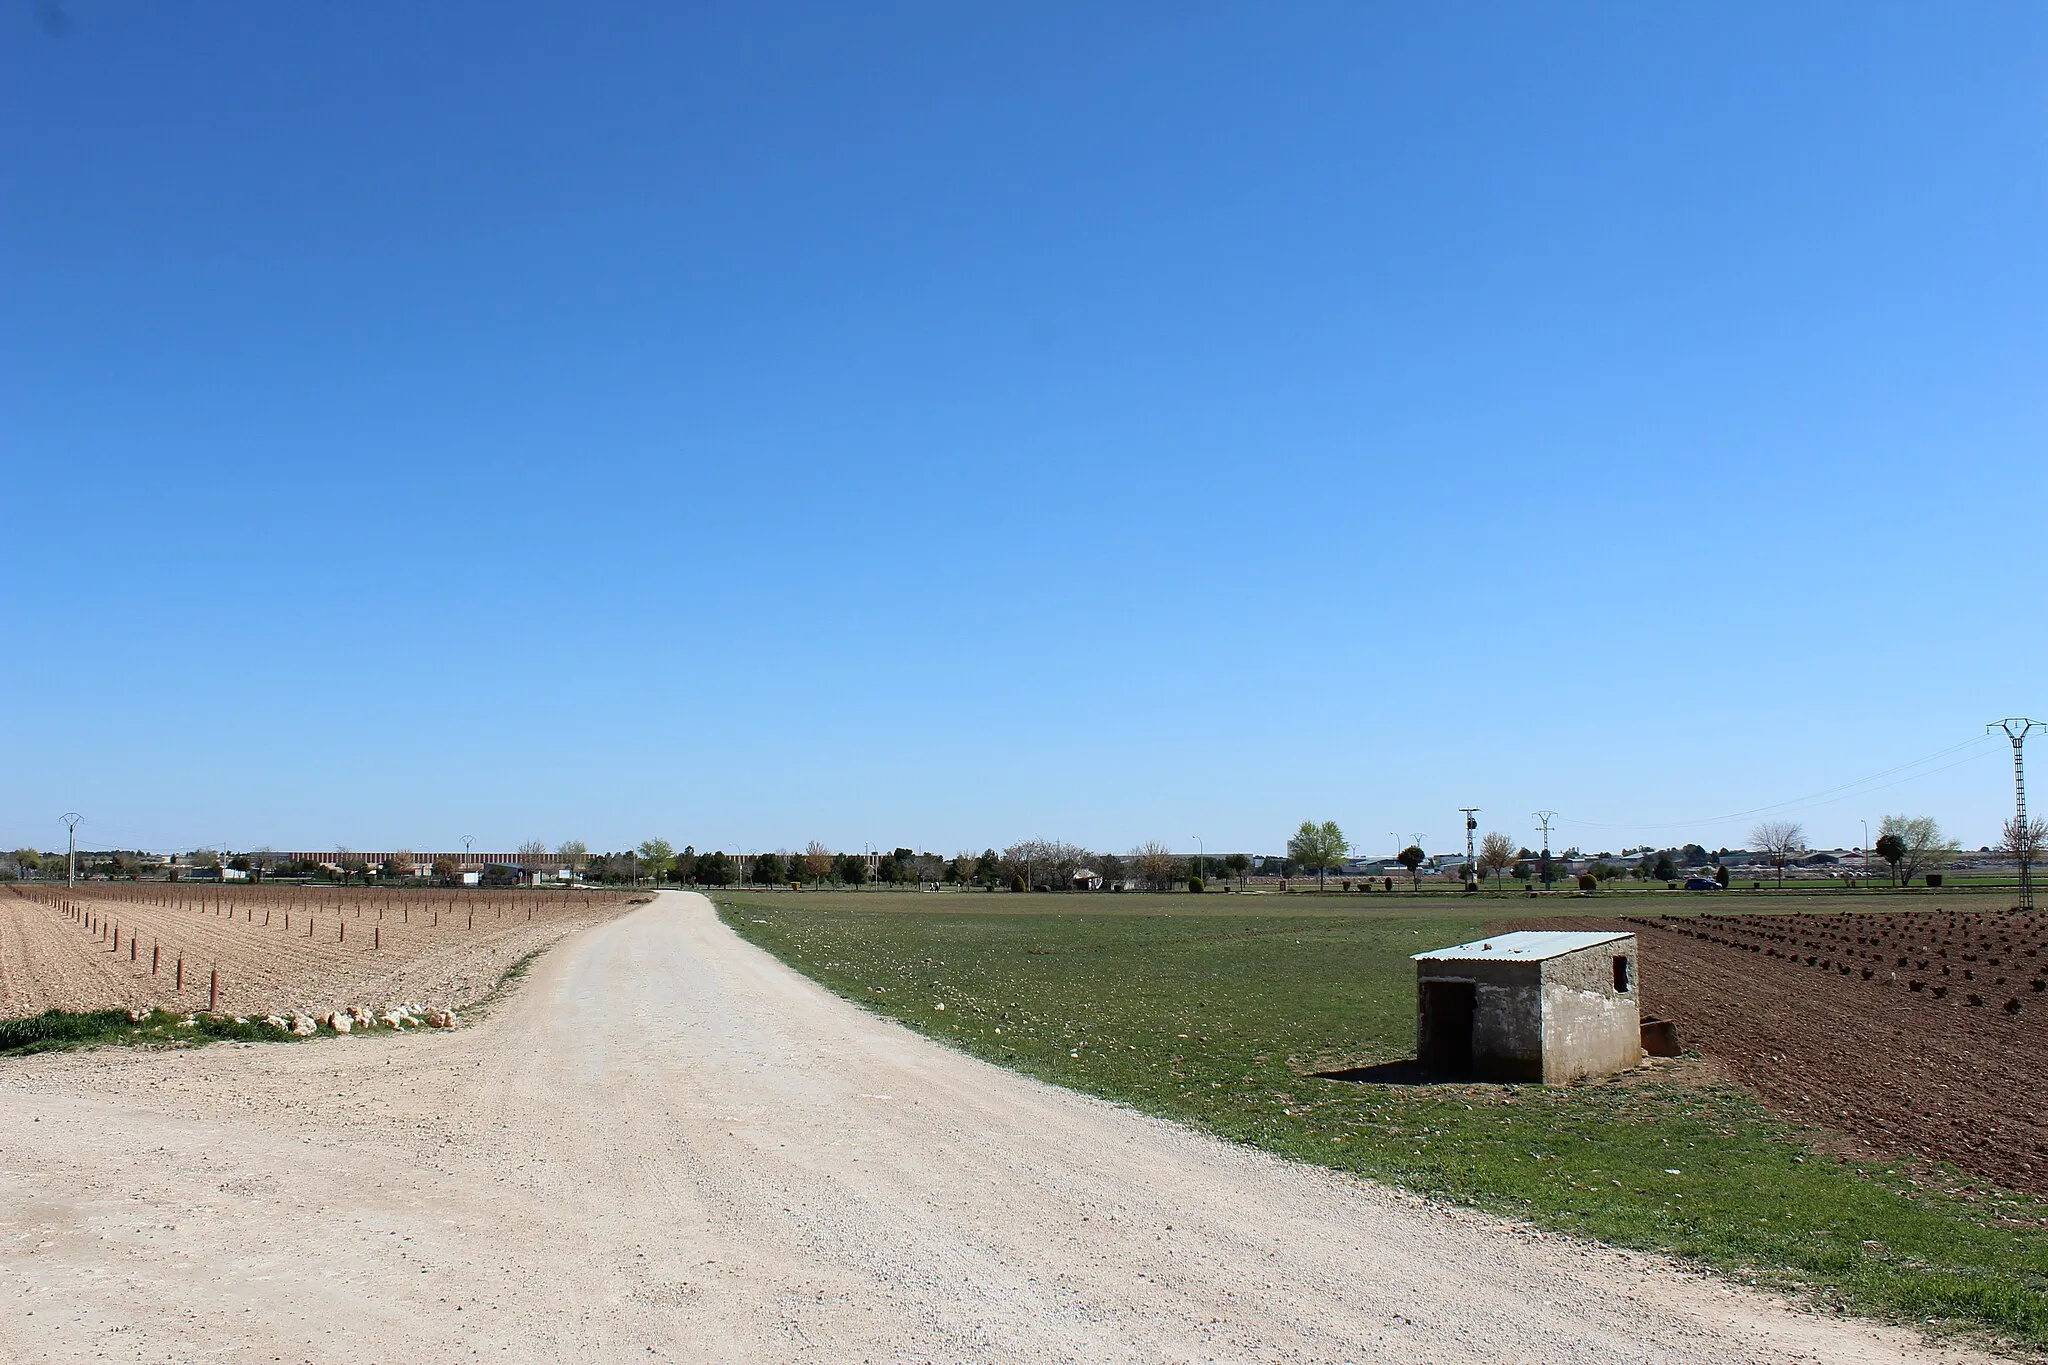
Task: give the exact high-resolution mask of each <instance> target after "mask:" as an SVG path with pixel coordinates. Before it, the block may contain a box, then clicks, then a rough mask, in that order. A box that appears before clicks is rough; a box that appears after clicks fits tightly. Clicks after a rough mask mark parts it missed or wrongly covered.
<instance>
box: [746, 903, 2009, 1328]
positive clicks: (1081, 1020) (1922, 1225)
mask: <svg viewBox="0 0 2048 1365" xmlns="http://www.w3.org/2000/svg"><path fill="white" fill-rule="evenodd" d="M1774 899H1775V898H1774ZM1791 899H1792V898H1791V897H1790V896H1787V897H1786V898H1785V902H1787V903H1780V904H1779V905H1778V906H1776V907H1775V908H1785V909H1791V908H1795V907H1794V906H1793V905H1791V904H1789V902H1790V901H1791ZM1815 899H1816V900H1818V901H1820V902H1821V903H1820V904H1817V905H1815V906H1814V907H1813V908H1815V909H1827V910H1838V909H1844V908H1849V907H1848V906H1845V905H1844V904H1843V901H1844V900H1847V899H1854V900H1856V901H1859V902H1863V903H1862V904H1859V905H1857V906H1856V907H1855V908H1859V909H1876V908H1879V904H1878V902H1880V900H1883V901H1889V902H1891V908H1912V909H1927V908H1931V906H1930V905H1929V904H1928V903H1927V902H1926V900H1925V899H1924V898H1923V897H1922V896H1921V895H1919V894H1917V893H1916V894H1913V895H1911V896H1909V897H1898V898H1892V897H1882V898H1881V897H1878V896H1875V895H1859V896H1856V897H1853V898H1848V897H1842V896H1840V895H1838V894H1830V893H1822V894H1821V895H1820V896H1818V897H1816V898H1815ZM1973 899H1974V898H1968V899H1966V898H1964V897H1960V896H1959V897H1955V900H1957V901H1958V902H1961V903H1964V904H1967V903H1969V900H1973ZM1730 900H1733V901H1734V904H1738V905H1742V907H1743V908H1744V909H1753V908H1756V907H1755V904H1754V901H1750V900H1748V898H1742V899H1735V898H1729V900H1724V899H1722V898H1720V897H1708V896H1704V895H1703V896H1699V897H1696V898H1693V899H1691V900H1683V901H1682V900H1681V899H1680V898H1679V897H1677V896H1672V895H1663V896H1659V895H1638V896H1622V895H1609V894H1608V893H1605V892H1603V893H1601V894H1600V895H1599V896H1595V897H1587V898H1566V899H1561V900H1555V901H1549V902H1545V903H1544V905H1543V908H1544V909H1546V910H1548V909H1551V908H1553V907H1554V908H1555V909H1556V910H1557V911H1558V912H1560V913H1572V914H1587V913H1598V912H1599V911H1600V910H1602V909H1607V910H1611V911H1615V912H1629V913H1643V912H1649V913H1662V912H1664V911H1665V910H1666V909H1667V908H1676V905H1678V904H1683V905H1687V906H1693V907H1697V908H1701V909H1705V908H1709V907H1714V908H1719V907H1721V906H1724V905H1729V903H1730ZM718 901H719V905H720V911H721V914H722V915H723V916H724V918H725V920H726V921H727V922H728V923H729V924H731V925H732V926H733V927H734V928H735V929H736V930H737V931H738V932H739V933H740V934H742V935H743V936H745V937H746V938H748V939H750V940H752V941H753V942H755V943H758V944H760V945H761V946H762V947H764V948H766V949H768V950H769V951H771V952H773V953H775V954H776V955H777V956H778V957H781V958H782V959H783V960H784V961H786V962H788V963H790V965H792V966H794V967H796V968H797V969H798V970H800V971H803V972H805V973H806V974H808V975H810V976H812V977H814V978H816V979H817V980H819V981H821V982H823V983H824V984H826V985H828V986H830V987H831V988H832V989H834V990H836V991H838V992H839V993H840V994H842V995H845V996H847V997H848V998H850V999H854V1000H858V1001H860V1002H861V1003H862V1004H864V1005H866V1006H867V1007H869V1008H870V1009H873V1010H875V1011H877V1012H879V1013H882V1014H885V1015H888V1016H889V1017H891V1018H894V1019H897V1020H900V1021H901V1022H903V1023H904V1024H907V1025H909V1026H910V1027H912V1028H915V1029H918V1030H919V1031H921V1032H923V1033H926V1034H929V1035H931V1036H932V1037H935V1038H939V1039H943V1040H945V1041H947V1042H949V1043H951V1044H953V1045H954V1046H957V1047H960V1048H962V1049H964V1050H966V1051H968V1052H971V1053H974V1054H976V1055H978V1056H981V1057H984V1058H987V1059H988V1060H991V1061H994V1062H998V1063H1000V1064H1002V1065H1004V1066H1008V1067H1011V1068H1014V1069H1016V1070H1018V1071H1022V1072H1026V1073H1028V1074H1030V1075H1034V1076H1038V1077H1041V1078H1043V1079H1045V1080H1048V1081H1051V1082H1054V1083H1056V1084H1059V1085H1064V1086H1069V1087H1072V1088H1074V1089H1077V1090H1083V1091H1088V1092H1090V1093H1093V1094H1096V1095H1100V1096H1103V1097H1104V1098H1107V1099H1111V1100H1117V1101H1121V1102H1124V1103H1128V1104H1130V1105H1132V1106H1133V1107H1135V1108H1138V1109H1141V1110H1143V1111H1145V1112H1147V1113H1151V1114H1158V1115H1162V1116H1164V1117H1168V1118H1173V1119H1177V1120H1180V1121H1183V1122H1186V1123H1190V1124H1193V1125H1196V1126H1199V1127H1202V1128H1205V1129H1208V1130H1209V1131H1211V1132H1214V1133H1217V1134H1219V1135H1221V1136H1223V1137H1225V1138H1229V1139H1231V1140H1234V1141H1239V1142H1245V1143H1250V1144H1253V1145H1256V1146H1259V1147H1262V1148H1265V1149H1267V1150H1270V1151H1273V1152H1277V1153H1281V1154H1283V1155H1286V1156H1289V1157H1294V1158H1298V1159H1300V1160H1304V1161H1312V1162H1316V1163H1318V1164H1320V1165H1324V1166H1331V1167H1335V1168H1337V1169H1340V1170H1346V1171H1353V1172H1356V1173H1358V1174H1360V1175H1363V1176H1368V1177H1371V1178H1373V1179H1377V1180H1385V1181H1389V1182H1392V1183H1395V1184H1399V1185H1402V1186H1406V1187H1407V1188H1410V1189H1413V1190H1418V1191H1421V1192H1424V1193H1427V1194H1431V1195H1434V1196H1438V1197H1441V1198H1445V1199H1450V1200H1454V1201H1457V1202H1460V1203H1465V1204H1470V1205H1474V1206H1477V1207H1480V1208H1485V1209H1490V1210H1494V1211H1496V1212H1500V1213H1505V1214H1509V1215H1513V1216H1517V1217H1523V1218H1528V1219H1530V1220H1532V1221H1534V1222H1537V1223H1540V1224H1542V1225H1544V1226H1547V1227H1552V1228H1558V1229H1562V1230H1565V1231H1569V1232H1574V1233H1578V1234H1582V1235H1585V1236H1588V1237H1593V1238H1597V1239H1600V1240H1603V1241H1607V1242H1612V1243H1616V1244H1619V1245H1624V1246H1630V1247H1639V1248H1645V1249H1653V1250H1663V1251H1670V1252H1675V1253H1677V1254H1680V1255H1683V1256H1687V1257H1690V1258H1693V1259H1695V1260H1698V1261H1700V1262H1703V1263H1705V1264H1707V1265H1711V1266H1713V1267H1716V1268H1717V1269H1720V1270H1722V1271H1724V1272H1726V1273H1728V1274H1731V1275H1733V1276H1735V1277H1737V1278H1740V1279H1743V1280H1746V1281H1751V1282H1757V1283H1763V1284H1767V1285H1771V1286H1774V1287H1779V1288H1789V1289H1795V1290H1800V1291H1804V1292H1807V1293H1810V1294H1813V1295H1815V1296H1818V1297H1819V1298H1821V1299H1823V1300H1825V1301H1827V1302H1829V1303H1831V1304H1834V1305H1836V1306H1839V1307H1842V1308H1845V1309H1849V1310H1853V1311H1858V1312H1864V1313H1872V1314H1877V1315H1883V1316H1892V1317H1899V1318H1909V1319H1913V1320H1916V1321H1921V1322H1924V1323H1940V1324H1947V1325H1952V1326H1956V1327H1962V1328H1972V1329H1985V1330H1988V1331H1990V1332H1991V1333H1993V1334H1994V1335H1995V1336H1997V1337H1999V1338H2003V1339H2005V1340H2008V1341H2011V1342H2015V1343H2019V1344H2021V1345H2023V1346H2025V1347H2028V1348H2034V1349H2039V1348H2044V1347H2048V1204H2044V1203H2043V1202H2042V1201H2038V1200H2034V1199H2030V1198H2026V1197H2023V1196H2018V1195H2014V1194H2010V1193H2007V1192H2004V1191H1999V1190H1995V1189H1991V1188H1988V1187H1986V1186H1985V1185H1983V1184H1982V1183H1981V1182H1973V1181H1971V1180H1968V1179H1966V1178H1963V1177H1961V1176H1959V1175H1958V1174H1956V1173H1955V1172H1953V1171H1949V1170H1945V1169H1940V1168H1925V1167H1915V1168H1908V1167H1906V1166H1903V1165H1897V1164H1888V1163H1873V1162H1867V1161H1857V1160H1850V1159H1846V1158H1843V1157H1840V1156H1837V1155H1831V1154H1829V1151H1828V1147H1829V1143H1828V1141H1827V1136H1826V1135H1824V1134H1814V1133H1809V1132H1803V1131H1800V1130H1797V1129H1795V1128H1793V1127H1792V1126H1790V1125H1788V1124H1786V1123H1784V1122H1782V1121H1780V1120H1778V1119H1776V1118H1774V1117H1773V1116H1772V1115H1771V1114H1770V1113H1769V1112H1768V1111H1766V1110H1765V1109H1764V1108H1763V1107H1762V1106H1761V1105H1760V1104H1759V1103H1758V1102H1757V1101H1756V1100H1755V1099H1754V1098H1753V1097H1752V1096H1750V1095H1749V1094H1748V1093H1747V1092H1746V1091H1743V1090H1740V1089H1737V1088H1734V1087H1732V1086H1728V1085H1725V1084H1717V1083H1714V1082H1712V1081H1711V1080H1709V1079H1707V1078H1706V1077H1705V1075H1704V1071H1703V1069H1702V1068H1699V1067H1696V1066H1687V1065H1685V1064H1683V1063H1681V1064H1679V1065H1678V1066H1676V1067H1673V1068H1669V1069H1660V1070H1657V1071H1647V1072H1638V1073H1634V1074H1632V1075H1631V1076H1629V1077H1626V1078H1623V1079H1619V1080H1615V1081H1609V1082H1606V1083H1601V1084H1589V1085H1580V1086H1571V1087H1562V1088H1546V1087H1543V1086H1487V1085H1456V1086H1452V1085H1430V1086H1422V1085H1401V1084H1359V1083H1355V1082H1350V1081H1343V1080H1329V1079H1321V1078H1318V1077H1316V1076H1315V1075H1314V1074H1313V1073H1315V1072H1317V1071H1332V1070H1342V1069H1345V1068H1350V1067H1358V1066H1367V1065H1372V1064H1375V1063H1380V1062H1388V1061H1394V1060H1397V1059H1402V1058H1406V1057H1409V1056H1411V1055H1412V1052H1413V1034H1414V1013H1413V1011H1414V976H1413V967H1412V964H1411V963H1409V961H1408V954H1410V953H1413V952H1417V951H1420V950H1422V949H1424V948H1432V947H1439V946H1442V945H1444V944H1448V943H1454V942H1459V941H1461V940H1464V939H1469V938H1472V937H1476V936H1479V935H1481V934H1483V933H1485V932H1487V930H1488V927H1489V926H1491V925H1496V924H1499V923H1501V922H1502V921H1504V920H1507V919H1512V918H1518V917H1523V916H1526V915H1528V914H1530V913H1531V902H1530V901H1529V900H1528V899H1527V898H1525V897H1521V896H1503V897H1501V898H1499V899H1497V900H1496V899H1493V898H1491V897H1487V898H1480V899H1477V900H1457V901H1441V900H1438V899H1436V898H1434V897H1430V898H1424V899H1420V900H1418V899H1416V898H1413V897H1409V898H1405V899H1404V898H1403V897H1401V896H1398V895H1394V896H1387V895H1384V894H1382V895H1381V896H1380V897H1379V898H1378V899H1368V898H1365V897H1358V896H1353V897H1348V898H1347V897H1341V896H1329V897H1298V898H1297V897H1286V898H1282V897H1278V896H1274V897H1267V898H1259V899H1254V898H1250V897H1238V896H1218V895H1207V896H1201V897H1194V896H1187V895H1163V896H1075V897H1065V896H1032V897H1022V896H1018V897H1012V896H1008V895H972V894H948V895H937V894H925V895H918V894H916V893H877V892H858V893H844V892H804V893H791V892H726V893H721V894H720V895H719V897H718ZM1745 901H1747V902H1748V903H1745ZM1902 902H1903V903H1902ZM1731 908H1732V906H1731ZM1951 908H1954V907H1951Z"/></svg>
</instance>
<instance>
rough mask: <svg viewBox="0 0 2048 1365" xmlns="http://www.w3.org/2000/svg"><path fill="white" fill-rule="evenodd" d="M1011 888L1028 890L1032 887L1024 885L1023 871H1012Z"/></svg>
mask: <svg viewBox="0 0 2048 1365" xmlns="http://www.w3.org/2000/svg"><path fill="white" fill-rule="evenodd" d="M1010 889H1011V890H1012V891H1028V890H1029V889H1030V888H1029V887H1027V886H1025V885H1024V874H1023V873H1022V872H1012V873H1011V874H1010Z"/></svg>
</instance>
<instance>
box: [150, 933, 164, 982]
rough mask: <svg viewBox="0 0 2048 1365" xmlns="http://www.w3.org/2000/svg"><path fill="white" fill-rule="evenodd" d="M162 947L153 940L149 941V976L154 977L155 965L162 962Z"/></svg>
mask: <svg viewBox="0 0 2048 1365" xmlns="http://www.w3.org/2000/svg"><path fill="white" fill-rule="evenodd" d="M163 955H164V945H163V944H161V943H158V942H157V941H156V940H155V939H151V940H150V941H149V974H150V975H151V976H155V975H156V964H157V963H158V962H160V961H162V960H163Z"/></svg>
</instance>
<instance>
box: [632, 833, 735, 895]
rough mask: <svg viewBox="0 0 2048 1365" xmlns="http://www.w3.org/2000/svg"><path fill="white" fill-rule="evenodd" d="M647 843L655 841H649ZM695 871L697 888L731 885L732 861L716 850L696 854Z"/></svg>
mask: <svg viewBox="0 0 2048 1365" xmlns="http://www.w3.org/2000/svg"><path fill="white" fill-rule="evenodd" d="M649 842H657V841H654V840H650V841H649ZM696 871H697V884H698V885H699V886H730V885H732V880H733V873H734V868H733V865H732V859H730V858H728V857H726V856H725V854H723V853H721V852H719V851H717V850H713V851H712V852H710V853H700V854H698V855H697V869H696Z"/></svg>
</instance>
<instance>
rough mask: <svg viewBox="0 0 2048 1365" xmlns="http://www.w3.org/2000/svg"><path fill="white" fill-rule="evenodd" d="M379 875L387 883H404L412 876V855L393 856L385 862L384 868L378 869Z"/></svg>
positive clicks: (400, 854) (395, 854) (399, 854)
mask: <svg viewBox="0 0 2048 1365" xmlns="http://www.w3.org/2000/svg"><path fill="white" fill-rule="evenodd" d="M377 875H378V876H380V877H382V878H383V879H384V880H385V881H387V882H402V881H405V880H407V879H409V878H410V877H411V876H412V855H411V854H410V853H394V854H392V855H391V856H390V857H389V858H386V859H385V860H384V863H383V866H381V867H379V868H378V869H377Z"/></svg>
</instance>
